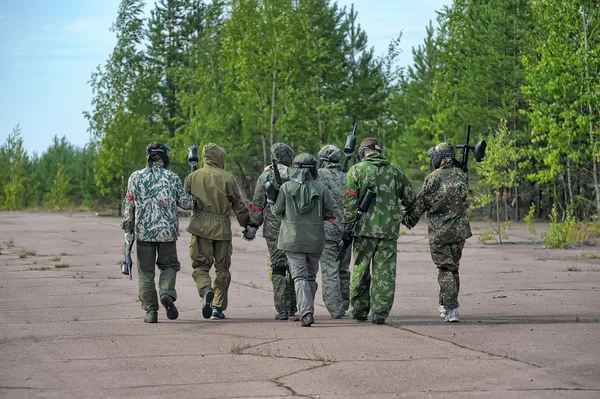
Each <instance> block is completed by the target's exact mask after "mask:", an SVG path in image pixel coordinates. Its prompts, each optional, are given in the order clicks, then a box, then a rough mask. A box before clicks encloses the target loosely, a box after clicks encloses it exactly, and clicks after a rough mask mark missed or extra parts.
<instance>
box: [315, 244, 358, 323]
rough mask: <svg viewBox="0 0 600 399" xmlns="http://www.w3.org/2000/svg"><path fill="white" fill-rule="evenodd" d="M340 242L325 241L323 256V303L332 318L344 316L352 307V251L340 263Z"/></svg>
mask: <svg viewBox="0 0 600 399" xmlns="http://www.w3.org/2000/svg"><path fill="white" fill-rule="evenodd" d="M338 245H339V242H334V241H325V250H324V251H323V254H322V255H321V290H322V291H323V302H324V303H325V307H326V308H327V311H328V312H329V314H330V315H331V316H332V317H340V316H343V315H344V314H345V313H346V312H347V311H348V308H349V306H350V259H351V257H352V251H346V254H345V256H344V258H343V259H342V260H341V261H340V262H338V261H337V260H336V258H337V255H338Z"/></svg>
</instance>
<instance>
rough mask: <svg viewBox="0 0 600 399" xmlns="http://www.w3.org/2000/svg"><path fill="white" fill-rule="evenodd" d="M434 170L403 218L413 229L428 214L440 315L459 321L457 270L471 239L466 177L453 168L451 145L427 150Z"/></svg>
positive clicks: (443, 144) (458, 169)
mask: <svg viewBox="0 0 600 399" xmlns="http://www.w3.org/2000/svg"><path fill="white" fill-rule="evenodd" d="M429 152H430V155H431V158H432V164H433V167H434V168H435V170H434V171H433V172H431V173H430V174H429V176H427V178H426V179H425V182H424V183H423V187H422V188H421V191H420V192H419V195H418V196H417V200H416V201H415V203H414V205H413V207H412V208H411V209H409V210H408V211H407V213H406V215H405V216H404V220H403V223H404V224H405V225H406V227H408V228H409V229H410V228H413V227H414V226H415V225H416V224H417V223H418V221H419V218H420V217H421V215H422V214H423V213H425V212H427V222H428V234H429V248H430V251H431V259H432V260H433V263H435V265H436V266H437V267H438V269H439V272H438V282H439V285H440V293H439V305H440V308H439V310H440V313H441V315H442V317H444V319H445V320H446V321H449V322H457V321H458V291H459V289H460V278H459V274H458V268H459V263H460V258H461V257H462V251H463V247H464V245H465V240H466V239H467V238H469V237H471V236H472V233H471V226H470V225H469V218H468V216H467V213H466V208H465V201H466V199H467V195H468V193H469V191H468V187H467V175H466V174H465V173H464V172H463V171H462V170H461V169H460V168H457V167H455V163H454V159H455V151H454V146H453V145H452V144H450V143H440V144H438V145H436V146H435V147H434V148H432V149H430V150H429Z"/></svg>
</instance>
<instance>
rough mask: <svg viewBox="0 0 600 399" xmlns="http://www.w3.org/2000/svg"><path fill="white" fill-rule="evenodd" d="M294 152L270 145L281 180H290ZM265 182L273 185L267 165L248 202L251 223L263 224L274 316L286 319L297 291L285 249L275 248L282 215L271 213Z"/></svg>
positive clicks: (255, 224)
mask: <svg viewBox="0 0 600 399" xmlns="http://www.w3.org/2000/svg"><path fill="white" fill-rule="evenodd" d="M293 155H294V150H293V149H292V148H291V147H290V146H288V145H287V144H284V143H275V144H273V145H272V146H271V156H272V157H273V159H274V160H275V162H276V163H277V169H278V170H279V174H280V176H281V179H282V181H283V182H286V181H288V180H289V173H288V169H289V167H290V165H291V164H292V157H293ZM267 182H269V183H271V184H276V182H275V175H274V173H273V171H272V170H271V169H270V168H267V169H266V170H265V171H264V172H263V173H262V174H261V175H260V176H259V177H258V180H257V181H256V188H255V189H254V196H253V199H252V203H251V204H249V205H248V209H249V210H250V225H251V226H253V227H259V226H263V237H264V238H265V240H266V241H267V248H268V249H269V256H270V260H271V280H272V282H273V297H274V298H273V299H274V303H275V311H276V313H275V319H276V320H288V318H289V317H292V318H295V313H296V310H297V309H296V293H295V291H294V282H293V280H292V275H291V273H290V267H289V264H288V259H287V257H286V255H285V252H283V251H281V250H279V249H277V239H278V236H279V227H280V225H281V220H282V218H281V216H277V215H275V214H273V212H270V205H269V203H268V202H267V193H266V191H265V183H267Z"/></svg>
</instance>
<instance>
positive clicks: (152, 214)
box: [121, 143, 194, 323]
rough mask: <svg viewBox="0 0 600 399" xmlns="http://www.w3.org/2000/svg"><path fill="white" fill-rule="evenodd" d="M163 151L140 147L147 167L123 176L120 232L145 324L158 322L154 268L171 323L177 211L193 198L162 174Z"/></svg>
mask: <svg viewBox="0 0 600 399" xmlns="http://www.w3.org/2000/svg"><path fill="white" fill-rule="evenodd" d="M168 151H169V147H167V146H166V145H164V144H161V143H151V144H150V145H148V147H147V148H146V156H147V159H148V166H147V167H146V168H145V169H142V170H137V171H135V172H133V173H132V174H131V176H130V177H129V182H128V184H127V194H126V195H125V203H124V210H123V220H122V222H121V228H122V229H123V230H125V240H126V241H131V240H132V239H133V238H134V237H135V240H136V252H137V266H138V276H139V277H138V280H139V282H138V285H139V290H138V293H139V299H140V301H141V303H142V309H144V310H145V311H146V318H145V319H144V321H145V322H148V323H156V322H157V321H158V298H157V294H156V287H155V284H154V276H155V266H154V264H155V263H156V266H158V269H159V270H160V277H159V281H158V286H159V294H160V301H161V303H162V304H163V306H164V307H165V309H166V310H167V317H168V318H169V319H176V318H177V317H178V316H179V312H178V311H177V308H176V307H175V304H174V302H175V300H176V299H177V291H176V290H175V280H176V277H177V272H178V271H179V270H180V264H179V260H178V258H177V245H176V241H177V237H178V236H179V219H178V218H177V207H180V208H183V209H193V207H194V199H193V198H192V196H191V195H190V194H188V193H187V192H185V190H184V189H183V185H182V184H181V180H180V179H179V177H178V176H177V175H176V174H175V173H173V172H172V171H170V170H168V169H167V167H168V166H169V156H168Z"/></svg>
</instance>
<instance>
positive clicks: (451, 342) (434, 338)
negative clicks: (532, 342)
mask: <svg viewBox="0 0 600 399" xmlns="http://www.w3.org/2000/svg"><path fill="white" fill-rule="evenodd" d="M391 326H392V327H393V328H397V329H399V330H402V331H406V332H409V333H412V334H415V335H419V336H421V337H427V338H430V339H433V340H436V341H440V342H446V343H449V344H452V345H454V346H456V347H459V348H461V349H466V350H470V351H473V352H477V353H482V354H485V355H488V356H492V357H497V358H501V359H508V360H511V361H513V362H518V363H523V364H527V365H528V366H533V367H536V368H539V369H541V368H542V366H540V365H539V364H535V363H530V362H526V361H524V360H519V359H516V358H511V357H508V356H502V355H497V354H495V353H492V352H486V351H483V350H479V349H474V348H469V347H468V346H465V345H461V344H459V343H456V342H453V341H448V340H445V339H441V338H438V337H434V336H432V335H428V334H425V333H420V332H418V331H415V330H411V329H410V328H406V327H402V326H399V325H398V326H396V325H391Z"/></svg>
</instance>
